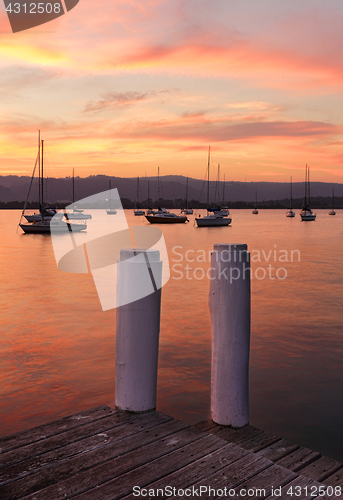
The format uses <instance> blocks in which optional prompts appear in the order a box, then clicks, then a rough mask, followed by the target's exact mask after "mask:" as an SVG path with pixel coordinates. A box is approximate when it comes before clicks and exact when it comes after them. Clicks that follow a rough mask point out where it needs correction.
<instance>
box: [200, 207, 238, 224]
mask: <svg viewBox="0 0 343 500" xmlns="http://www.w3.org/2000/svg"><path fill="white" fill-rule="evenodd" d="M195 220H196V223H197V226H198V227H212V226H217V227H218V226H229V225H230V224H231V222H232V219H231V218H230V217H228V216H227V215H223V213H222V210H221V208H208V209H207V215H205V216H204V217H196V218H195Z"/></svg>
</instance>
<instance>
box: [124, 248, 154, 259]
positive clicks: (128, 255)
mask: <svg viewBox="0 0 343 500" xmlns="http://www.w3.org/2000/svg"><path fill="white" fill-rule="evenodd" d="M144 254H146V256H147V258H148V260H149V262H159V260H160V252H159V251H158V250H152V249H150V248H148V249H146V248H127V249H122V250H120V260H128V259H132V258H133V257H137V256H138V255H139V256H140V257H143V259H144V258H145V255H144Z"/></svg>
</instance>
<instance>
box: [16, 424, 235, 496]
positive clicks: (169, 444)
mask: <svg viewBox="0 0 343 500" xmlns="http://www.w3.org/2000/svg"><path fill="white" fill-rule="evenodd" d="M208 438H211V439H210V440H208ZM127 439H129V438H127ZM199 440H201V443H200V445H198V444H197V442H198V441H199ZM125 441H126V439H125V440H121V441H119V442H118V444H120V445H123V444H125ZM218 441H219V440H217V439H216V438H214V437H213V436H206V435H205V434H204V433H202V432H200V431H198V430H197V429H193V428H192V427H188V428H187V429H185V430H181V431H179V432H177V433H175V434H172V435H170V436H167V437H166V438H162V439H159V440H158V441H155V442H153V443H151V444H148V445H146V446H142V447H140V448H138V449H137V448H135V449H134V450H133V451H131V452H128V453H125V454H121V455H120V456H118V457H117V458H114V459H111V460H108V461H106V462H104V463H102V464H100V465H97V466H94V467H92V468H91V469H88V470H86V471H83V472H80V473H79V474H77V475H75V476H73V477H70V478H69V479H66V480H64V481H59V479H58V478H57V480H56V477H55V479H54V483H55V482H57V481H59V482H58V483H57V484H52V485H51V486H48V487H43V486H41V488H44V489H39V487H37V484H35V485H33V487H32V488H31V489H30V494H27V493H25V494H27V495H28V496H26V497H25V499H28V498H30V499H33V498H35V499H36V500H47V499H49V500H50V499H53V500H60V499H65V498H68V497H69V496H73V495H76V494H78V493H80V492H83V491H86V490H89V489H91V488H94V487H96V486H97V485H100V484H102V483H105V482H106V481H110V480H112V479H113V478H118V481H119V484H120V481H121V478H122V477H124V476H126V475H127V473H128V471H131V470H132V469H136V470H140V469H141V468H142V467H143V469H144V467H147V468H148V469H149V468H150V467H152V468H154V467H158V466H157V465H156V464H157V462H158V460H156V459H158V458H160V457H164V458H166V457H167V458H166V461H167V462H168V463H169V461H170V458H168V457H170V456H172V455H173V453H175V451H174V450H178V449H180V448H183V449H182V451H180V453H179V454H180V456H183V455H185V456H187V453H188V454H191V453H192V452H191V450H192V448H195V449H197V447H199V446H200V447H201V446H202V447H204V452H203V453H204V454H206V446H209V447H210V446H211V445H212V446H214V445H213V442H214V443H215V446H216V447H215V448H214V449H217V448H219V447H220V446H219V445H218ZM219 442H220V443H221V444H222V445H226V443H225V442H223V441H219ZM190 443H191V444H190ZM209 451H211V449H210V450H209ZM101 452H102V450H101ZM98 459H99V457H98ZM100 460H101V458H100ZM152 461H153V462H152ZM149 462H152V463H153V464H154V465H152V466H151V465H150V464H149ZM66 465H69V462H68V463H67V464H66ZM137 468H139V469H137ZM171 469H172V470H173V464H172V466H171ZM144 470H145V469H144ZM172 470H171V471H172ZM66 472H67V471H66V470H65V471H64V473H66ZM119 476H120V477H119ZM31 477H33V476H29V477H28V478H27V479H30V478H31ZM44 480H45V481H47V483H46V484H49V483H48V481H49V474H47V475H46V477H45V478H44ZM12 484H13V483H10V485H12ZM38 490H39V491H38ZM127 493H128V492H127ZM100 498H101V500H102V497H101V496H99V497H98V499H100Z"/></svg>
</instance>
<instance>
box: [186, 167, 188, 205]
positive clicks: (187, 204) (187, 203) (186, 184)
mask: <svg viewBox="0 0 343 500" xmlns="http://www.w3.org/2000/svg"><path fill="white" fill-rule="evenodd" d="M186 208H188V175H187V182H186Z"/></svg>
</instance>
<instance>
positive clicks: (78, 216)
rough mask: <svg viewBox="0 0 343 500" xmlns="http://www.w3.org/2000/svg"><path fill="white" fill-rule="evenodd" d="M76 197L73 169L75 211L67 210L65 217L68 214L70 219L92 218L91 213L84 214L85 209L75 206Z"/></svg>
mask: <svg viewBox="0 0 343 500" xmlns="http://www.w3.org/2000/svg"><path fill="white" fill-rule="evenodd" d="M74 199H75V176H74V169H73V211H72V212H67V213H66V214H64V216H65V218H67V215H68V219H69V220H86V219H91V218H92V216H91V214H84V213H83V209H81V208H75V206H74Z"/></svg>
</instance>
